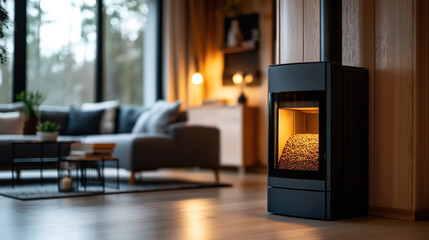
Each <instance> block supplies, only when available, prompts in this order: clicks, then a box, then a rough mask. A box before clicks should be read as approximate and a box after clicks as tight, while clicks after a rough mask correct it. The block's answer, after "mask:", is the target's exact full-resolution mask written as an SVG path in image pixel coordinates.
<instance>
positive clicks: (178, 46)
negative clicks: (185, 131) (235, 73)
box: [164, 0, 221, 108]
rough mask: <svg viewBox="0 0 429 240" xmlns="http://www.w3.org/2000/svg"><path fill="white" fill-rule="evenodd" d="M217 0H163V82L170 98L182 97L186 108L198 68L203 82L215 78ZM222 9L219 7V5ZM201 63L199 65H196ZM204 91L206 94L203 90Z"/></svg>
mask: <svg viewBox="0 0 429 240" xmlns="http://www.w3.org/2000/svg"><path fill="white" fill-rule="evenodd" d="M219 3H221V1H217V0H166V1H165V3H164V6H165V8H164V23H165V25H164V29H165V31H164V37H165V42H164V52H165V56H164V73H165V74H164V77H165V79H164V86H165V92H166V96H167V100H169V101H174V100H177V99H180V100H182V103H183V107H184V108H186V107H187V105H188V99H189V90H190V85H191V83H190V80H191V76H192V74H193V73H195V72H196V71H197V70H198V71H199V72H200V73H201V74H202V75H203V77H204V82H203V86H202V88H203V91H204V92H206V91H207V89H204V86H206V85H207V82H208V81H210V79H211V78H212V77H211V75H212V74H210V71H212V69H211V67H210V61H211V56H212V55H213V53H214V52H215V51H219V47H218V46H217V45H218V44H217V41H216V31H215V29H216V27H215V26H216V21H215V20H216V18H215V15H216V8H218V7H219V6H217V5H218V4H219ZM218 9H219V8H218ZM197 66H198V69H197ZM203 95H204V94H203Z"/></svg>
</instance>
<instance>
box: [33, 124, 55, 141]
mask: <svg viewBox="0 0 429 240" xmlns="http://www.w3.org/2000/svg"><path fill="white" fill-rule="evenodd" d="M58 129H60V124H58V123H54V122H50V121H45V122H39V123H38V124H37V132H36V134H37V136H38V137H39V139H40V141H42V142H55V141H56V140H57V137H58Z"/></svg>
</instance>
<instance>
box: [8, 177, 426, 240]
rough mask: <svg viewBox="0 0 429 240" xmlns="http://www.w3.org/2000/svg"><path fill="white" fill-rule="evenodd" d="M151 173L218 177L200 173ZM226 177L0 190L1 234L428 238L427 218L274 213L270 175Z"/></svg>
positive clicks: (25, 236)
mask: <svg viewBox="0 0 429 240" xmlns="http://www.w3.org/2000/svg"><path fill="white" fill-rule="evenodd" d="M148 174H149V175H152V173H148ZM153 175H154V176H167V177H181V178H187V179H194V180H208V181H211V180H212V179H213V176H212V174H211V173H210V172H198V171H161V172H157V173H156V174H153ZM221 180H222V182H228V183H232V184H234V187H230V188H210V189H194V190H176V191H164V192H146V193H133V194H117V195H105V196H94V197H80V198H68V199H53V200H39V201H19V200H13V199H9V198H5V197H1V196H0V239H1V240H9V239H24V240H25V239H31V240H33V239H43V240H48V239H121V240H126V239H190V240H193V239H198V240H200V239H265V240H274V239H347V240H350V239H365V240H368V239H429V221H421V222H407V221H400V220H391V219H383V218H376V217H363V218H355V219H350V220H344V221H318V220H309V219H302V218H292V217H285V216H277V215H272V214H269V213H267V211H266V176H265V175H262V174H247V175H245V176H243V175H241V176H239V175H237V174H236V173H232V172H222V174H221Z"/></svg>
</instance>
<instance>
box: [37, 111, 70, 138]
mask: <svg viewBox="0 0 429 240" xmlns="http://www.w3.org/2000/svg"><path fill="white" fill-rule="evenodd" d="M69 109H70V108H69V107H61V106H40V121H42V122H44V121H50V122H55V123H58V124H60V129H59V130H58V132H59V134H60V135H65V134H67V126H68V121H69Z"/></svg>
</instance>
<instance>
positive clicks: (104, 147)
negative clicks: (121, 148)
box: [70, 143, 116, 153]
mask: <svg viewBox="0 0 429 240" xmlns="http://www.w3.org/2000/svg"><path fill="white" fill-rule="evenodd" d="M115 145H116V144H115V143H72V144H71V145H70V150H71V151H81V152H86V153H112V152H113V149H114V148H115Z"/></svg>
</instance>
